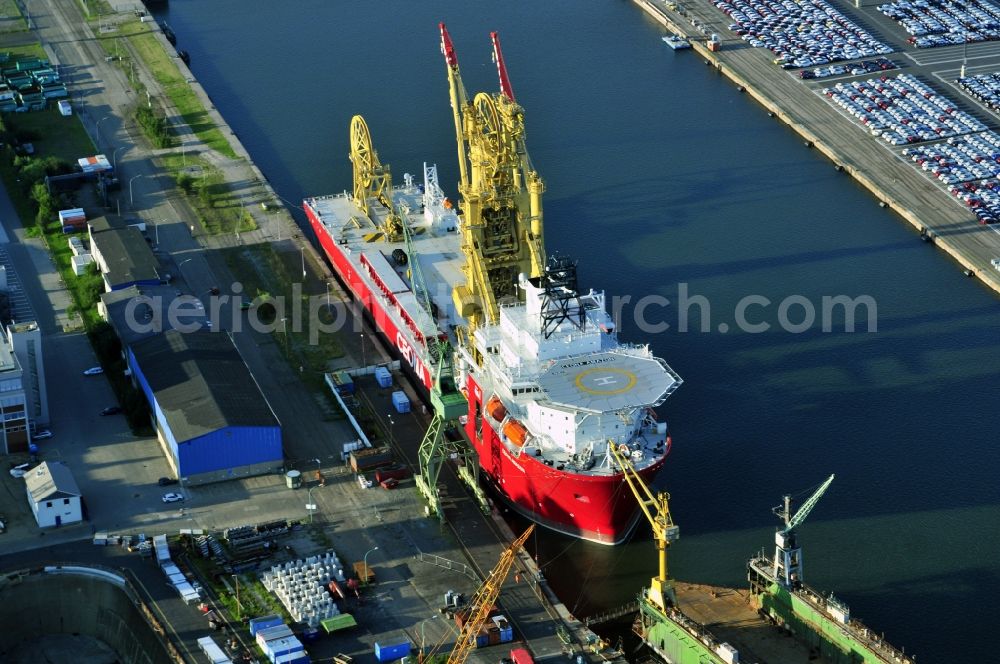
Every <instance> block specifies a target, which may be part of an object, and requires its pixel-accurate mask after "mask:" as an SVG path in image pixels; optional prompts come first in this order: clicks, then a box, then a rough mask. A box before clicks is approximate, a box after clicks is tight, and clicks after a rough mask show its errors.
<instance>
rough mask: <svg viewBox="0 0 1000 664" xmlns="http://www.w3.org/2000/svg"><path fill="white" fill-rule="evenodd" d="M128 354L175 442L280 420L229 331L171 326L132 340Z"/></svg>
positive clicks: (260, 425) (265, 425)
mask: <svg viewBox="0 0 1000 664" xmlns="http://www.w3.org/2000/svg"><path fill="white" fill-rule="evenodd" d="M132 354H133V356H134V357H135V360H136V364H137V365H138V368H139V370H140V371H141V372H142V375H143V376H144V377H145V379H146V382H147V384H148V385H149V387H150V389H151V390H152V391H153V394H154V397H155V399H156V402H157V404H158V405H159V407H160V409H161V410H162V412H163V415H164V417H165V418H166V420H167V426H169V427H170V430H171V432H173V435H174V439H175V440H176V441H177V442H178V443H182V442H185V441H188V440H192V439H194V438H198V437H200V436H204V435H206V434H209V433H212V432H214V431H218V430H220V429H223V428H226V427H232V426H240V427H277V426H280V423H279V422H278V419H277V418H276V417H275V416H274V412H273V411H272V410H271V406H270V405H269V404H268V403H267V399H265V398H264V395H263V394H262V393H261V391H260V388H258V387H257V383H256V381H255V380H254V378H253V375H252V374H251V373H250V370H249V369H248V368H247V366H246V364H245V363H244V362H243V358H242V357H241V356H240V353H239V351H238V350H237V349H236V346H235V345H234V344H233V341H232V339H230V338H229V335H228V334H225V333H223V332H210V331H207V330H202V331H197V332H190V333H187V334H182V333H180V332H178V331H176V330H170V331H168V332H165V333H163V334H161V335H158V336H155V337H151V338H149V339H143V340H142V341H138V342H136V343H135V344H133V345H132Z"/></svg>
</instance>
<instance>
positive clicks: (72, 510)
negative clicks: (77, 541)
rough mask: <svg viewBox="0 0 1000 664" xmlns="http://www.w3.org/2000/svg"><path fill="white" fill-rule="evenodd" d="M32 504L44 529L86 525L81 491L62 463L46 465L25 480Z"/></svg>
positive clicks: (33, 470) (32, 472) (33, 511)
mask: <svg viewBox="0 0 1000 664" xmlns="http://www.w3.org/2000/svg"><path fill="white" fill-rule="evenodd" d="M24 484H25V487H26V489H27V492H28V502H29V503H30V505H31V511H32V513H33V514H34V515H35V521H37V522H38V526H39V527H40V528H51V527H53V526H56V527H58V526H65V525H66V524H68V523H76V522H78V521H83V505H82V504H81V494H80V488H79V487H78V486H77V485H76V480H75V479H73V473H71V472H70V470H69V468H67V467H66V466H65V465H63V464H62V463H59V462H58V461H51V462H49V461H45V462H42V463H41V464H40V465H38V466H37V467H35V468H32V469H31V470H29V471H28V472H27V473H26V474H25V476H24Z"/></svg>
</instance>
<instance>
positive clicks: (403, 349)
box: [305, 205, 433, 390]
mask: <svg viewBox="0 0 1000 664" xmlns="http://www.w3.org/2000/svg"><path fill="white" fill-rule="evenodd" d="M305 209H306V217H307V218H308V219H309V224H310V225H311V226H312V229H313V232H314V233H315V234H316V238H317V239H318V240H319V243H320V246H321V247H323V253H325V254H326V257H327V259H329V261H330V263H331V264H332V266H333V270H334V272H336V273H337V277H338V278H339V279H340V281H341V283H343V284H344V285H345V286H346V287H347V288H348V290H350V291H351V295H352V296H353V297H354V299H355V300H356V301H357V302H359V303H360V304H361V306H363V307H364V308H365V310H366V311H367V312H368V314H369V315H370V316H371V318H372V322H373V323H374V324H375V327H376V328H377V329H378V331H379V332H381V333H382V334H383V335H385V337H386V339H388V340H389V342H390V343H391V344H392V345H393V346H394V347H395V348H396V350H397V351H399V354H400V356H401V357H402V358H403V359H404V360H406V362H407V364H409V366H410V368H411V369H412V370H413V373H414V374H415V375H416V377H417V379H418V380H419V381H420V383H421V384H422V385H423V387H424V389H425V390H430V389H431V387H432V384H433V383H432V378H431V372H430V369H429V368H428V367H427V366H425V365H424V364H423V362H421V361H420V357H419V354H418V353H417V352H416V351H415V350H414V344H415V342H413V341H411V340H410V338H409V336H410V335H408V334H406V333H404V331H403V330H401V329H400V328H399V326H398V325H396V322H395V321H393V319H392V317H391V316H390V315H389V314H388V312H387V311H385V309H384V308H383V305H382V302H381V301H380V300H379V298H377V297H375V296H374V295H373V293H372V291H371V288H370V287H369V286H368V284H367V283H365V280H364V279H363V278H362V277H361V274H360V273H359V272H358V268H357V267H356V266H355V265H354V263H352V262H351V260H350V258H349V257H348V256H347V255H346V254H345V253H344V252H343V251H342V250H341V249H340V247H339V246H338V245H337V244H336V243H335V242H334V241H333V238H332V237H330V234H329V233H328V232H327V231H326V228H325V227H324V226H323V224H322V222H321V221H320V220H319V219H317V218H316V216H315V215H314V214H313V212H312V210H311V209H310V207H309V206H308V205H307V206H305Z"/></svg>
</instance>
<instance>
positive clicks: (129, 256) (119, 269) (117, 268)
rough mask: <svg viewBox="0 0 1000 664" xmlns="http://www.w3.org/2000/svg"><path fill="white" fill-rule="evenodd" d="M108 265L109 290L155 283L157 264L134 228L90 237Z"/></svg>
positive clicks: (137, 230) (158, 275) (119, 229)
mask: <svg viewBox="0 0 1000 664" xmlns="http://www.w3.org/2000/svg"><path fill="white" fill-rule="evenodd" d="M91 242H93V243H94V245H95V246H96V247H97V250H98V251H99V252H100V254H101V256H102V257H103V258H104V262H105V263H106V264H107V266H108V271H107V278H108V282H109V283H110V284H111V287H112V288H114V287H116V286H122V285H128V284H138V283H150V282H159V280H160V273H159V269H158V268H159V264H158V263H157V260H156V257H155V256H153V252H152V250H150V248H149V245H148V244H146V240H145V239H144V238H143V237H142V233H141V232H140V231H139V229H138V228H135V227H134V226H129V227H127V228H111V229H109V230H106V231H102V232H99V233H97V232H95V233H92V235H91Z"/></svg>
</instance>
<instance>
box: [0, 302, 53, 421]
mask: <svg viewBox="0 0 1000 664" xmlns="http://www.w3.org/2000/svg"><path fill="white" fill-rule="evenodd" d="M7 343H8V345H9V346H10V349H11V350H12V351H13V353H14V356H15V357H17V362H18V364H20V365H21V386H22V388H23V389H24V395H25V408H26V410H27V420H28V421H29V422H30V423H31V424H32V425H33V426H34V427H39V426H48V425H49V395H48V391H47V390H46V388H45V356H44V355H43V354H42V331H41V330H40V329H39V328H38V323H36V322H35V321H26V322H23V323H11V324H10V325H8V326H7ZM29 428H30V427H29ZM33 430H35V431H37V428H36V429H33Z"/></svg>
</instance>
